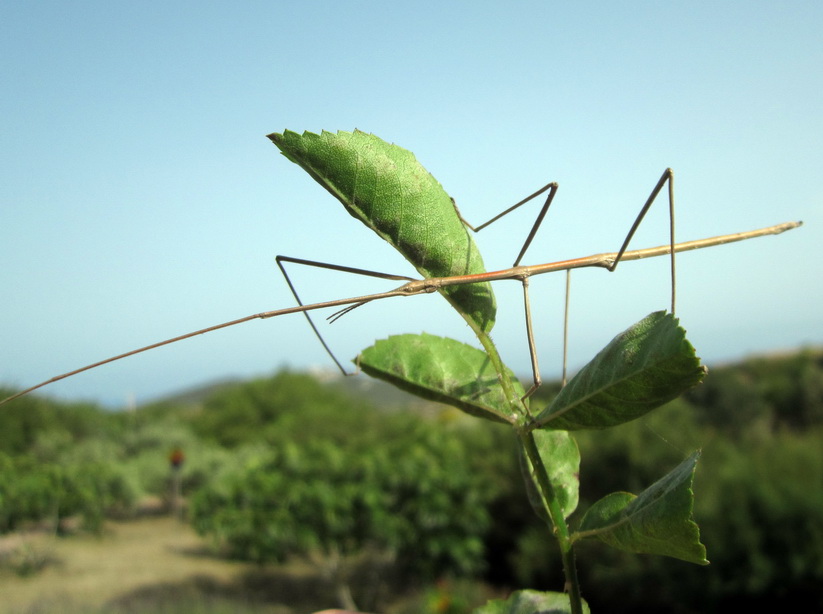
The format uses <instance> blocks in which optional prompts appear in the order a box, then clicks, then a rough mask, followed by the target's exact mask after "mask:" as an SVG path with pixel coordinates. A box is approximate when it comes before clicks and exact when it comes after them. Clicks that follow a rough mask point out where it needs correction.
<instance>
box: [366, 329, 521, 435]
mask: <svg viewBox="0 0 823 614" xmlns="http://www.w3.org/2000/svg"><path fill="white" fill-rule="evenodd" d="M356 363H357V364H359V365H360V368H361V369H363V371H365V372H366V373H367V374H369V375H371V376H372V377H376V378H378V379H382V380H384V381H387V382H389V383H391V384H394V385H395V386H397V387H398V388H402V389H403V390H406V391H408V392H411V393H412V394H416V395H417V396H419V397H423V398H424V399H429V400H432V401H438V402H440V403H447V404H449V405H453V406H454V407H457V408H458V409H461V410H463V411H464V412H466V413H468V414H471V415H472V416H479V417H481V418H486V419H488V420H494V421H496V422H507V423H508V422H511V421H513V420H514V417H510V415H509V414H510V411H509V407H510V406H509V402H508V400H507V399H506V398H505V396H504V394H503V389H502V387H501V386H500V383H499V381H498V379H497V374H496V373H495V371H494V368H493V367H492V364H491V362H490V361H489V358H488V356H487V355H486V354H485V353H484V352H483V351H482V350H478V349H477V348H474V347H472V346H470V345H466V344H465V343H461V342H459V341H456V340H454V339H449V338H446V337H437V336H435V335H429V334H427V333H423V334H421V335H395V336H392V337H389V338H388V339H381V340H380V341H378V342H376V343H375V344H374V345H373V346H371V347H369V348H366V349H365V350H363V352H362V353H361V354H360V356H358V357H357V360H356ZM509 375H510V377H511V378H512V383H513V385H514V390H515V392H516V394H518V395H519V396H521V397H522V396H523V394H524V391H523V386H521V385H520V382H518V381H517V379H515V377H514V374H513V373H511V372H509ZM518 398H519V397H518Z"/></svg>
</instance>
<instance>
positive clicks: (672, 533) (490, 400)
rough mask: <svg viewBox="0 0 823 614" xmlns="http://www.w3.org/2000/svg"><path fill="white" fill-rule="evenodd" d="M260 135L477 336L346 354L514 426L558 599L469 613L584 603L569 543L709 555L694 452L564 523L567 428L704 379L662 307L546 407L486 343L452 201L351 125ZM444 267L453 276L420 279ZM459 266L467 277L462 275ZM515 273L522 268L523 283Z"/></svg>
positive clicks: (568, 507)
mask: <svg viewBox="0 0 823 614" xmlns="http://www.w3.org/2000/svg"><path fill="white" fill-rule="evenodd" d="M270 138H271V140H272V141H273V142H274V143H275V145H277V147H278V148H280V150H281V152H282V153H283V154H284V155H285V156H286V157H287V158H289V159H290V160H291V161H293V162H295V163H297V164H298V165H300V166H301V167H302V168H303V169H304V170H306V171H307V172H308V173H309V174H310V175H311V176H312V178H314V179H315V180H316V181H318V182H319V183H320V184H321V185H322V186H323V187H324V188H326V189H327V190H328V191H329V192H330V193H331V194H332V195H334V196H335V197H336V198H337V199H338V200H340V201H341V202H342V203H343V205H344V206H345V208H346V209H347V211H348V212H349V213H350V214H351V215H352V216H354V217H356V218H358V219H360V220H361V221H362V222H363V223H364V224H366V225H367V226H368V227H369V228H371V229H372V230H374V231H375V232H376V233H377V234H378V235H379V236H381V237H382V238H383V239H385V240H386V241H388V242H389V243H390V244H392V245H393V246H394V247H396V248H397V249H398V250H399V251H400V252H401V253H402V254H403V255H404V256H405V257H406V258H407V259H408V260H409V261H410V262H411V263H412V264H413V265H414V266H415V267H416V268H417V269H418V271H420V272H421V273H422V274H423V275H424V276H425V277H426V278H427V279H428V280H429V281H428V286H427V289H426V290H425V291H428V292H433V291H435V290H437V291H439V292H440V293H441V294H443V295H444V297H445V298H446V299H447V300H448V301H449V303H450V304H451V305H452V307H454V309H455V310H456V311H457V312H458V313H459V314H460V315H461V316H462V317H463V319H464V320H465V321H466V323H467V324H468V325H469V327H470V328H471V329H472V331H473V332H474V333H475V335H476V337H477V339H478V341H479V344H480V346H481V348H482V349H480V348H475V347H472V346H469V345H467V344H464V343H461V342H458V341H455V340H452V339H448V338H442V337H435V336H432V335H427V334H425V333H424V334H420V335H398V336H393V337H389V338H388V339H384V340H381V341H378V342H377V343H375V344H374V345H373V346H372V347H370V348H368V349H366V350H364V351H363V352H362V353H361V354H360V355H359V356H358V358H357V364H358V365H359V367H360V368H361V369H362V370H363V371H365V372H366V373H368V374H369V375H372V376H374V377H377V378H380V379H383V380H385V381H388V382H390V383H392V384H394V385H396V386H398V387H400V388H403V389H405V390H407V391H409V392H412V393H414V394H416V395H418V396H421V397H424V398H427V399H432V400H435V401H439V402H443V403H447V404H450V405H453V406H455V407H457V408H459V409H461V410H463V411H464V412H466V413H468V414H471V415H473V416H477V417H480V418H485V419H488V420H492V421H495V422H500V423H503V424H507V425H508V426H509V427H511V428H512V430H513V431H514V433H515V434H516V436H517V439H518V442H519V445H520V450H521V456H522V468H523V473H524V475H525V477H526V480H527V485H528V490H529V494H530V499H531V502H532V505H533V507H534V509H535V511H536V512H537V514H538V515H539V516H540V517H541V518H543V519H544V520H545V521H546V524H547V530H548V531H549V532H550V533H551V534H552V535H553V536H554V538H555V539H556V540H557V542H558V546H559V549H560V554H561V559H562V563H563V568H564V571H565V575H566V588H567V590H568V596H566V595H563V594H552V593H544V594H532V593H529V594H526V593H520V594H515V595H514V596H512V597H511V598H510V600H509V601H507V602H505V603H504V602H499V603H497V604H489V605H488V606H486V608H483V609H482V610H481V611H483V612H504V611H505V612H509V611H511V612H514V611H517V612H524V613H525V612H536V611H538V610H539V609H541V608H545V607H552V608H561V609H562V610H563V611H570V612H574V613H579V612H583V611H584V610H585V609H587V606H585V603H584V602H583V599H582V597H581V594H580V588H579V583H578V579H577V572H576V566H575V558H574V557H575V554H574V553H575V550H574V546H575V544H576V543H577V542H578V541H580V540H582V539H598V540H600V541H603V542H605V543H607V544H609V545H611V546H613V547H615V548H617V549H620V550H626V551H630V552H637V553H651V554H660V555H667V556H672V557H676V558H680V559H683V560H686V561H690V562H693V563H697V564H706V563H707V562H708V561H707V560H706V552H705V548H704V546H703V545H702V544H701V543H700V541H699V533H698V528H697V525H696V524H695V523H694V522H693V521H692V506H693V494H692V491H691V484H692V480H693V475H694V469H695V465H696V463H697V460H698V457H699V453H698V452H695V453H693V454H691V455H690V456H689V457H688V458H687V459H686V460H684V461H683V462H682V463H680V464H679V465H678V466H677V467H675V469H674V470H672V471H671V472H670V473H668V474H667V475H665V476H664V477H662V478H661V479H660V480H658V481H657V482H655V483H654V484H653V485H651V486H650V487H649V488H647V489H646V490H645V491H643V492H642V493H640V494H639V495H637V496H635V495H633V494H629V493H625V492H616V493H612V494H610V495H607V496H606V497H604V498H602V499H601V500H599V501H597V502H596V503H594V504H593V505H592V506H591V507H590V508H589V509H588V511H587V512H586V513H585V515H584V516H583V517H582V519H581V520H580V522H579V525H578V526H577V529H573V528H572V526H571V524H570V522H569V520H568V519H569V517H570V515H571V514H572V513H573V512H574V511H575V509H576V507H577V503H578V487H579V482H578V471H579V463H580V456H579V452H578V448H577V444H576V442H575V440H574V438H573V437H572V435H571V432H572V431H575V430H581V429H587V430H588V429H603V428H608V427H612V426H616V425H619V424H622V423H625V422H628V421H630V420H634V419H636V418H639V417H641V416H643V415H645V414H646V413H648V412H649V411H651V410H653V409H655V408H657V407H659V406H661V405H663V404H664V403H666V402H667V401H670V400H672V399H674V398H676V397H677V396H679V395H680V394H682V393H683V392H684V391H686V390H688V389H689V388H691V387H693V386H694V385H696V384H697V383H699V382H700V381H701V380H702V378H703V376H704V375H705V372H706V370H705V368H704V367H703V366H701V365H700V363H699V360H698V359H697V358H696V356H695V352H694V349H693V348H692V346H691V345H690V344H689V342H688V341H687V340H686V338H685V332H684V330H683V329H682V328H680V326H679V325H678V321H677V320H676V319H675V318H674V316H673V315H671V314H668V313H664V312H655V313H652V314H650V315H649V316H647V317H645V318H643V319H642V320H641V321H639V322H638V323H637V324H635V325H634V326H632V327H631V328H629V329H628V330H626V331H625V332H623V333H621V334H620V335H618V336H617V337H615V339H614V340H613V341H612V342H611V343H609V344H608V345H607V346H606V347H605V348H604V349H603V350H602V351H601V352H600V353H599V354H598V355H597V356H596V357H595V358H594V359H593V360H592V361H591V362H590V363H589V364H588V365H587V366H586V367H584V368H583V369H582V370H581V371H580V372H579V373H578V374H577V376H576V377H574V378H573V379H572V380H571V381H570V382H569V384H568V385H567V386H566V387H565V388H563V389H562V390H561V391H560V393H559V394H558V395H557V396H556V397H555V398H554V400H553V401H552V402H551V403H548V404H547V405H545V406H542V405H541V404H539V403H537V402H532V401H531V400H530V399H529V395H528V394H527V393H526V392H525V391H524V389H523V387H522V385H521V384H520V382H519V381H518V380H517V378H516V377H515V376H514V373H513V372H512V371H511V370H510V369H509V368H507V367H506V366H505V365H504V364H503V361H502V359H501V358H500V355H499V354H498V352H497V349H496V347H495V344H494V343H493V341H492V339H491V336H490V331H491V330H492V328H493V326H494V322H495V316H496V306H495V300H494V295H493V293H492V289H491V286H490V284H489V283H488V279H490V277H489V276H488V275H487V274H486V273H485V270H484V268H483V263H482V260H481V258H480V255H479V251H478V250H477V248H476V246H475V244H474V242H473V241H472V239H471V236H470V235H469V234H468V232H467V229H466V227H465V226H464V224H463V223H462V219H461V218H460V216H459V214H458V213H457V211H456V209H455V207H454V205H453V201H452V200H451V199H450V198H449V196H448V194H446V192H445V191H444V190H443V188H442V187H441V186H440V184H439V183H438V182H437V181H436V180H435V179H434V178H433V177H432V176H431V175H430V174H428V172H426V171H425V169H423V167H422V166H421V165H420V164H419V163H418V162H417V160H416V159H415V158H414V156H413V155H412V154H411V153H410V152H408V151H406V150H403V149H401V148H399V147H397V146H395V145H390V144H387V143H385V142H384V141H382V140H380V139H379V138H377V137H375V136H373V135H370V134H366V133H363V132H359V131H355V132H354V133H346V132H338V133H328V132H323V133H322V134H319V135H318V134H312V133H308V132H306V133H304V134H302V135H301V134H297V133H295V132H289V131H286V132H284V133H282V134H272V135H270ZM664 177H665V174H664ZM662 182H663V179H662V178H661V183H660V184H658V188H657V190H659V188H660V187H661V186H662ZM650 201H651V199H650ZM547 206H548V205H547ZM624 248H625V245H624ZM617 259H619V256H618V258H617ZM617 259H615V261H614V263H613V264H616V261H617ZM612 268H613V266H612ZM456 276H458V277H459V278H460V279H461V282H460V285H457V284H455V285H451V284H449V283H442V281H438V280H435V281H431V280H430V278H433V277H440V278H443V277H451V278H455V277H456ZM463 276H471V277H469V280H470V281H476V282H478V283H469V284H467V283H466V281H467V278H466V277H463ZM527 277H528V275H523V276H522V277H521V280H522V281H523V283H524V287H525V286H526V281H527ZM422 283H423V284H424V285H425V284H426V280H424V281H423V282H422ZM407 285H408V284H407ZM401 290H402V288H401ZM536 380H537V377H536ZM536 383H537V382H536ZM526 603H527V604H528V605H524V604H526ZM558 611H559V610H558Z"/></svg>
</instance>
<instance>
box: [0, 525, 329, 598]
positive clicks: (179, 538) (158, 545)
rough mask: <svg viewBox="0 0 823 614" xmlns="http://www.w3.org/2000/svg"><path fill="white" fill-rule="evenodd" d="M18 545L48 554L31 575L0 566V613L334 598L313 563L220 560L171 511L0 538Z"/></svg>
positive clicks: (39, 556)
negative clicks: (278, 565)
mask: <svg viewBox="0 0 823 614" xmlns="http://www.w3.org/2000/svg"><path fill="white" fill-rule="evenodd" d="M21 546H23V549H22V550H21V549H20V547H21ZM15 548H16V549H17V552H18V556H20V555H19V553H20V552H24V553H27V554H26V555H25V556H28V557H30V558H31V560H32V561H41V560H49V561H52V562H50V563H48V564H47V565H46V566H45V567H44V568H43V569H42V570H41V571H39V572H37V573H34V574H32V575H30V576H28V577H19V576H18V575H17V574H15V573H13V572H12V571H11V570H9V569H8V568H7V567H6V568H4V569H2V570H0V614H12V613H14V614H45V613H48V612H71V613H72V614H74V613H79V612H106V613H109V612H114V613H118V614H120V613H126V612H128V613H129V614H132V613H135V612H148V611H155V612H156V611H164V612H175V611H178V610H176V609H175V608H176V607H179V606H180V605H181V604H182V603H186V604H191V605H189V606H188V607H187V608H186V609H187V610H188V611H194V612H233V611H243V612H254V613H256V614H257V613H263V612H266V613H272V614H275V613H276V614H298V613H301V612H310V611H312V610H314V609H316V610H322V609H324V608H330V607H334V606H335V605H336V603H335V602H334V599H333V597H332V595H331V594H330V591H329V590H328V588H327V587H325V586H322V585H320V584H319V583H318V580H317V579H316V578H315V577H314V575H313V574H312V573H311V570H303V571H301V570H299V569H297V570H293V569H291V568H290V570H289V571H288V573H286V572H284V571H282V570H279V571H277V572H272V571H268V572H265V571H263V570H262V569H260V568H258V567H255V566H254V565H250V564H243V563H235V562H229V561H225V560H221V559H219V558H217V557H215V556H212V555H211V554H210V553H209V551H208V548H207V547H206V544H205V543H204V541H203V540H202V539H201V538H199V537H198V536H197V535H196V534H195V533H194V532H193V531H192V529H191V528H190V527H189V526H187V525H185V524H181V523H180V522H178V521H176V520H174V519H173V518H169V517H159V518H157V517H155V518H143V519H139V520H133V521H129V522H117V523H108V524H107V525H106V529H105V530H104V532H103V534H102V535H101V536H99V537H98V536H93V535H75V536H72V537H68V538H57V537H52V536H48V535H42V534H39V535H38V534H30V535H23V536H21V535H13V536H7V537H5V538H3V543H0V551H2V550H5V551H6V552H8V551H9V550H11V549H15ZM296 603H299V604H300V606H299V607H295V606H294V604H296ZM221 604H222V605H221ZM286 604H289V605H286ZM238 607H239V608H240V609H239V610H238Z"/></svg>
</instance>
